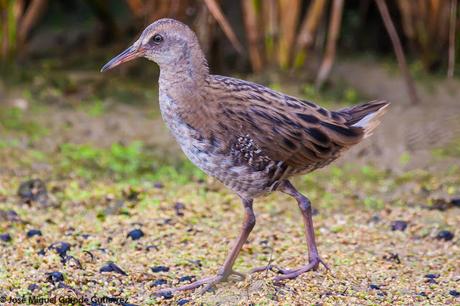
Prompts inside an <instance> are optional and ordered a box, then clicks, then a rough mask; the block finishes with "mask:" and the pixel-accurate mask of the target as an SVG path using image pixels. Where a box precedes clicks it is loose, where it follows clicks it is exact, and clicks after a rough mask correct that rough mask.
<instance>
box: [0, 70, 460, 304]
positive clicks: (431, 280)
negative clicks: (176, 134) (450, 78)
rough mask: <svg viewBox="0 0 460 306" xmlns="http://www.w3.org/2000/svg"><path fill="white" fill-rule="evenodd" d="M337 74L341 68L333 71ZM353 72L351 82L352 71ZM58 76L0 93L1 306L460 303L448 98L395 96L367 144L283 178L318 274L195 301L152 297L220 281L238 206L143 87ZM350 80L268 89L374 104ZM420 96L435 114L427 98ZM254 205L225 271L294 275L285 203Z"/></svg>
mask: <svg viewBox="0 0 460 306" xmlns="http://www.w3.org/2000/svg"><path fill="white" fill-rule="evenodd" d="M346 69H351V68H349V67H348V68H347V67H346V66H339V67H338V73H337V74H338V75H340V74H341V73H342V74H343V73H344V71H346ZM352 69H353V71H355V72H356V73H359V71H360V66H356V65H355V66H353V68H352ZM382 71H384V72H385V69H384V68H381V69H380V70H378V71H371V72H369V70H368V69H366V70H365V74H366V75H372V76H374V77H375V75H378V74H379V73H380V74H382V73H383V72H382ZM385 73H388V74H389V76H388V77H387V79H388V80H387V81H385V79H384V80H382V76H380V79H379V80H378V83H379V84H381V85H380V86H382V87H383V88H384V91H385V90H387V89H385V84H386V85H388V82H389V84H391V82H392V81H393V80H394V76H392V75H391V73H390V72H388V71H387V72H385ZM383 74H384V73H383ZM66 75H68V77H66V78H64V79H62V78H60V77H57V78H56V79H57V80H59V81H55V82H51V83H50V80H49V79H46V80H45V81H43V80H41V79H40V78H38V79H37V78H36V77H35V78H32V80H31V83H30V84H31V85H30V86H29V87H28V88H27V89H14V90H10V91H8V93H7V94H6V93H5V94H4V95H3V96H2V95H1V94H0V99H1V101H0V102H2V103H0V104H1V105H2V106H1V109H0V111H1V112H0V119H1V121H0V136H1V137H0V162H1V167H0V234H1V236H0V258H1V259H0V298H2V297H1V296H4V297H5V298H7V299H10V300H6V301H5V303H6V304H15V303H14V302H13V301H12V300H11V299H12V298H21V297H26V298H30V297H35V298H40V297H41V298H50V297H56V298H59V297H60V298H63V297H76V298H88V299H91V298H92V297H93V296H97V297H100V298H102V297H122V298H126V299H127V302H126V303H127V304H126V305H129V304H135V305H150V304H157V303H163V304H173V305H175V304H180V305H183V304H185V303H186V302H187V301H188V303H189V304H200V303H204V304H205V305H214V304H219V305H235V304H241V305H248V304H254V305H274V304H283V305H291V304H296V305H310V304H311V305H317V304H324V305H330V304H365V305H377V304H385V305H393V304H400V305H408V304H425V305H426V304H432V305H445V304H452V305H458V304H459V303H460V297H459V295H460V293H459V291H460V285H459V284H460V268H459V265H458V262H459V261H460V240H459V239H458V237H459V236H460V230H459V227H458V224H460V213H459V212H460V208H459V205H460V187H459V186H460V167H459V165H460V163H459V160H460V149H459V148H460V142H459V141H460V140H459V139H458V133H457V132H456V131H458V130H457V129H458V126H459V125H458V122H460V120H458V119H459V116H460V114H459V112H458V105H457V106H455V105H454V104H455V103H454V102H456V101H457V100H456V99H455V98H452V99H451V100H452V101H454V102H452V101H451V100H449V99H450V98H449V99H447V98H442V97H441V98H440V97H439V94H438V93H439V91H438V93H436V92H435V93H425V92H424V100H425V101H424V102H423V103H422V106H421V107H418V108H412V107H410V106H408V105H407V104H405V102H404V99H403V98H401V99H400V101H399V100H398V98H397V97H398V96H397V94H396V96H394V97H393V99H394V100H396V101H392V102H393V106H392V110H391V111H390V112H389V113H388V115H387V117H386V118H385V120H384V121H383V123H382V126H381V127H379V129H378V131H377V132H376V134H375V135H373V136H372V137H371V138H370V139H368V140H366V142H365V143H363V144H362V145H360V146H358V147H357V148H355V149H353V150H352V151H350V152H348V153H347V154H346V155H345V156H344V157H343V158H342V159H341V160H340V161H339V162H338V163H336V164H334V165H332V166H330V167H328V168H326V169H323V170H320V171H318V172H315V173H312V174H310V175H307V176H303V177H299V178H296V179H295V180H294V184H295V185H296V186H297V187H298V188H299V190H300V191H301V192H303V193H304V194H305V195H307V196H308V197H309V198H310V199H311V201H312V203H313V207H314V209H315V212H316V214H315V216H314V223H315V229H316V234H317V241H318V248H319V252H320V255H321V256H322V257H323V259H324V260H325V261H326V262H327V263H328V264H329V266H330V268H331V270H330V271H326V270H325V269H324V268H323V267H320V268H319V269H318V270H317V271H313V272H309V273H306V274H304V275H302V276H301V277H299V278H297V279H295V280H288V281H283V282H281V283H274V282H273V281H272V279H273V277H274V276H276V272H272V271H268V272H263V273H259V274H254V275H249V276H248V277H247V278H246V279H245V280H244V281H240V282H236V281H235V282H233V281H231V282H228V283H223V284H219V285H218V286H217V288H216V289H215V290H214V291H213V292H209V293H206V294H204V295H200V294H199V293H198V291H197V292H184V293H178V294H176V295H174V296H164V297H157V296H155V294H154V293H155V291H156V290H158V289H161V288H164V287H167V286H176V285H178V284H184V283H187V282H189V279H190V278H191V279H194V278H198V277H203V276H209V275H212V274H213V273H216V271H217V269H218V268H219V266H220V265H221V264H222V263H223V261H224V259H225V256H226V254H227V251H228V248H229V244H231V242H232V241H233V239H234V238H235V237H236V236H237V233H238V231H239V228H240V226H241V222H242V214H243V210H242V207H241V204H240V202H239V200H238V199H237V197H236V196H235V195H233V194H231V193H230V192H229V191H227V190H226V189H225V188H224V187H222V186H221V185H220V184H219V183H218V182H216V181H214V180H213V179H212V178H208V177H206V176H205V175H204V174H203V173H202V172H200V171H198V170H197V169H196V168H195V167H194V166H193V165H191V164H190V163H189V162H187V161H186V160H185V159H184V157H183V156H182V154H181V153H180V151H179V150H178V148H177V146H176V145H175V143H174V141H173V140H172V139H171V138H170V136H169V135H168V133H167V131H166V128H165V127H164V125H163V124H162V122H161V118H160V117H159V114H158V111H157V107H156V106H155V104H154V102H153V101H155V99H156V93H155V90H154V89H149V88H151V87H146V88H147V89H146V88H144V87H130V86H134V85H132V84H127V83H126V82H124V79H117V77H112V78H110V77H107V78H109V81H108V83H105V82H104V81H103V79H101V76H99V75H93V74H89V75H86V74H84V73H73V74H70V73H68V74H66ZM357 78H359V75H356V74H354V76H353V77H352V78H350V80H349V82H350V84H352V85H353V86H354V87H347V86H348V85H347V86H345V87H344V88H343V89H342V90H341V91H340V93H339V94H338V95H335V96H334V97H328V96H324V95H319V94H316V93H315V92H314V91H313V90H312V88H311V87H309V86H306V85H296V86H293V87H294V89H290V87H289V86H287V85H285V84H282V83H281V84H278V83H272V84H270V85H271V86H272V87H274V88H277V89H283V90H287V91H290V92H291V93H294V94H297V95H305V96H306V97H308V98H314V99H315V100H318V99H319V100H320V102H321V103H324V104H325V105H326V106H328V107H331V106H332V107H333V106H335V107H339V106H340V105H334V103H335V102H334V101H335V100H338V99H339V98H343V99H344V100H345V102H346V103H348V104H350V103H356V102H358V101H357V100H360V99H364V98H376V97H378V93H377V92H376V91H377V89H378V86H376V85H375V84H374V85H375V86H372V84H373V83H372V78H370V77H369V78H367V82H368V84H367V86H366V88H367V89H369V90H370V91H371V92H366V90H364V89H360V88H358V87H359V86H358V84H357V83H356V79H357ZM361 79H365V78H364V77H361ZM120 80H121V81H120ZM43 82H45V83H46V84H51V85H47V86H44V85H43ZM354 82H355V83H356V84H355V83H354ZM41 84H42V85H41ZM419 84H420V83H419ZM2 86H3V87H6V86H9V84H7V85H5V84H3V85H0V88H2ZM149 86H150V85H149ZM14 88H21V87H14ZM76 88H78V90H77V89H76ZM110 88H112V90H109V89H110ZM356 88H358V89H356ZM376 88H377V89H376ZM96 89H97V90H103V91H104V90H105V93H104V94H95V91H96ZM125 91H126V92H130V93H131V94H132V96H127V97H126V96H124V95H126V94H125ZM3 92H7V91H3ZM442 93H443V95H446V96H448V97H450V95H447V94H445V93H444V91H443V92H442ZM430 94H431V97H434V96H436V98H434V101H436V103H434V102H431V103H430V101H428V102H427V101H426V100H430V99H429V97H427V95H430ZM456 94H457V96H456V97H457V98H458V93H455V92H454V93H452V95H454V96H455V95H456ZM112 96H116V97H117V98H118V99H119V100H123V101H124V102H123V101H122V102H120V101H118V100H117V101H114V100H111V99H112V98H111V97H112ZM338 97H339V98H338ZM131 100H139V101H141V102H142V101H145V100H147V101H150V103H141V102H140V103H138V104H136V103H133V102H132V101H131ZM44 101H46V102H44ZM49 101H53V102H52V103H50V102H49ZM81 101H84V103H83V102H81ZM457 104H458V103H457ZM456 109H457V111H455V110H456ZM456 137H457V138H456ZM31 179H39V180H37V181H30V180H31ZM45 186H46V190H45ZM254 208H255V211H256V215H257V224H256V227H255V228H254V231H253V232H252V233H251V236H250V238H249V241H248V242H247V243H246V244H245V246H244V248H243V250H242V252H241V255H240V257H239V258H238V260H237V262H236V266H235V270H237V271H241V272H246V271H249V270H250V269H251V268H253V267H256V266H262V265H266V264H269V263H272V264H276V265H279V266H281V267H289V268H291V267H296V266H299V265H303V264H305V262H306V260H307V252H306V244H305V243H304V241H305V239H304V236H303V232H302V220H301V217H300V214H299V212H298V208H297V205H296V203H295V201H294V200H293V199H292V198H289V197H287V196H286V195H283V194H280V193H275V194H272V195H270V196H269V197H267V198H263V199H258V200H257V201H256V203H255V205H254ZM30 230H40V232H41V235H33V232H30ZM133 230H134V231H133ZM136 230H141V232H139V231H136ZM28 236H32V237H28ZM117 267H118V268H117ZM101 270H102V271H101ZM55 272H58V273H55ZM163 283H164V284H163ZM18 301H19V300H17V301H16V304H17V303H18ZM2 302H3V301H2ZM96 304H97V301H95V304H94V305H96ZM99 304H103V303H99Z"/></svg>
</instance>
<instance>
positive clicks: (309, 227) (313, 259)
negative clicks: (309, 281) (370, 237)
mask: <svg viewBox="0 0 460 306" xmlns="http://www.w3.org/2000/svg"><path fill="white" fill-rule="evenodd" d="M278 190H279V191H281V192H283V193H286V194H289V195H290V196H292V197H294V198H295V199H296V200H297V204H298V205H299V208H300V211H301V213H302V218H303V223H304V228H305V237H306V240H307V245H308V264H307V265H305V266H302V267H300V268H297V269H293V270H286V269H281V268H279V267H278V266H275V265H268V266H266V267H261V268H255V269H253V270H252V271H251V272H261V271H266V270H273V271H276V272H279V273H280V274H281V275H279V276H277V277H275V281H280V280H283V279H290V278H295V277H297V276H299V275H300V274H302V273H305V272H307V271H310V270H316V269H317V268H318V266H319V264H322V265H323V266H324V267H325V268H326V269H327V270H329V267H328V266H327V265H326V263H325V262H324V261H323V260H322V259H321V258H320V257H319V254H318V248H317V247H316V241H315V231H314V229H313V218H312V209H311V203H310V200H309V199H308V198H307V197H305V196H304V195H302V194H301V193H300V192H298V191H297V190H296V189H295V187H294V186H292V184H291V183H290V182H289V181H287V180H286V181H284V182H283V183H281V184H280V186H279V187H278Z"/></svg>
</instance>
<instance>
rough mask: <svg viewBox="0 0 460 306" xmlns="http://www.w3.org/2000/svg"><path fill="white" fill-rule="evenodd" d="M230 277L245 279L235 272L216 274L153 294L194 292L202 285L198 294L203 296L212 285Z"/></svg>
mask: <svg viewBox="0 0 460 306" xmlns="http://www.w3.org/2000/svg"><path fill="white" fill-rule="evenodd" d="M231 275H235V276H237V277H239V278H240V279H241V280H244V279H245V278H246V276H245V275H244V274H243V273H240V272H236V271H230V272H229V273H227V274H223V273H218V274H217V275H215V276H210V277H205V278H202V279H200V280H197V281H195V282H193V283H190V284H187V285H184V286H180V287H176V288H166V289H162V290H159V291H157V292H155V295H157V296H161V295H164V294H168V293H171V294H172V293H174V292H177V291H186V290H194V289H196V288H198V287H201V286H203V285H204V287H203V289H202V290H201V291H200V293H201V294H203V293H205V292H207V291H208V290H209V289H211V288H212V287H214V285H216V284H218V283H221V282H226V281H227V280H228V278H229V277H230V276H231Z"/></svg>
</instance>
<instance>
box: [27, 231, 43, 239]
mask: <svg viewBox="0 0 460 306" xmlns="http://www.w3.org/2000/svg"><path fill="white" fill-rule="evenodd" d="M26 235H27V238H31V237H34V236H42V231H41V230H37V229H31V230H29V231H27V234H26Z"/></svg>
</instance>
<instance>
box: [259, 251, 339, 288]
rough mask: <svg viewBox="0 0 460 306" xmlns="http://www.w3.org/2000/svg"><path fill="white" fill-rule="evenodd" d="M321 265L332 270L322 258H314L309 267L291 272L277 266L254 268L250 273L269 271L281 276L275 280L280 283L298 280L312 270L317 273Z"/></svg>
mask: <svg viewBox="0 0 460 306" xmlns="http://www.w3.org/2000/svg"><path fill="white" fill-rule="evenodd" d="M320 264H322V265H323V266H324V267H325V268H326V270H330V269H329V266H328V265H327V264H326V263H325V262H324V261H323V260H322V259H321V258H320V257H313V258H312V259H311V260H310V262H309V263H308V264H307V265H305V266H302V267H299V268H296V269H292V270H289V269H282V268H280V267H278V266H276V265H267V266H264V267H258V268H254V269H252V270H251V272H250V273H257V272H263V271H268V270H269V271H274V272H277V273H279V274H281V275H279V276H277V277H275V278H274V279H273V280H274V281H275V282H278V281H281V280H285V279H292V278H296V277H297V276H299V275H301V274H303V273H305V272H308V271H311V270H313V271H316V269H318V267H319V265H320Z"/></svg>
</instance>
